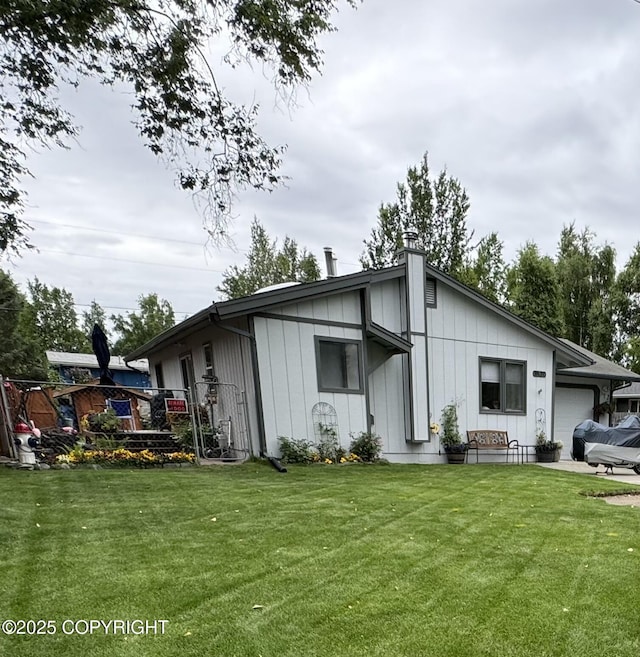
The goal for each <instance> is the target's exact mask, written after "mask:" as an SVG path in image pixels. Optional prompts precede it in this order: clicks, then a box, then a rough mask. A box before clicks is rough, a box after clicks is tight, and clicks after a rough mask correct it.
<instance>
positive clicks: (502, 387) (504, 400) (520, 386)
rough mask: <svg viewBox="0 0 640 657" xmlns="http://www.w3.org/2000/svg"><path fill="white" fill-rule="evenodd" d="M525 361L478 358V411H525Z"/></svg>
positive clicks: (521, 412)
mask: <svg viewBox="0 0 640 657" xmlns="http://www.w3.org/2000/svg"><path fill="white" fill-rule="evenodd" d="M525 400H526V363H523V362H521V361H513V360H498V359H494V358H481V359H480V411H481V412H482V413H520V414H523V413H526V405H525Z"/></svg>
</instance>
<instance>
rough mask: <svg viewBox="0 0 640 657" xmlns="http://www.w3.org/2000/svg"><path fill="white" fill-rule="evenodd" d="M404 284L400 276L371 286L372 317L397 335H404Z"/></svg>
mask: <svg viewBox="0 0 640 657" xmlns="http://www.w3.org/2000/svg"><path fill="white" fill-rule="evenodd" d="M403 289H404V286H403V284H402V282H401V279H399V278H393V279H391V280H388V281H382V282H380V283H375V284H373V285H372V286H371V294H370V303H371V319H372V321H374V322H375V323H376V324H380V326H384V328H386V329H387V330H388V331H391V332H392V333H395V334H396V335H402V332H403V331H405V327H404V326H403V325H402V320H403V309H402V306H403V304H402V294H403Z"/></svg>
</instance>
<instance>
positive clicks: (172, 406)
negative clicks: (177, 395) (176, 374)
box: [164, 399, 189, 414]
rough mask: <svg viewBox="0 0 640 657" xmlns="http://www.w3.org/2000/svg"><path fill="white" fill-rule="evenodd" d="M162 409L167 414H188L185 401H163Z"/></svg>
mask: <svg viewBox="0 0 640 657" xmlns="http://www.w3.org/2000/svg"><path fill="white" fill-rule="evenodd" d="M164 407H165V408H166V410H167V413H185V414H187V413H189V411H188V410H187V401H186V399H165V400H164Z"/></svg>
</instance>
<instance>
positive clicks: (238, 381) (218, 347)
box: [149, 322, 259, 454]
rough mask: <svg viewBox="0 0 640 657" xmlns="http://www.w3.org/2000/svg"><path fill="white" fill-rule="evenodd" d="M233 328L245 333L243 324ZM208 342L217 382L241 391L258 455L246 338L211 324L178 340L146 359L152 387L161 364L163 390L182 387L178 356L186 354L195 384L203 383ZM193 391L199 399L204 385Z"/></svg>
mask: <svg viewBox="0 0 640 657" xmlns="http://www.w3.org/2000/svg"><path fill="white" fill-rule="evenodd" d="M235 325H236V327H237V328H240V329H242V330H247V326H246V324H245V323H244V322H237V323H236V324H235ZM207 342H209V343H211V347H212V351H213V369H214V373H215V375H216V376H217V377H218V380H219V381H221V382H223V383H232V384H235V385H236V386H237V387H238V389H239V390H241V391H244V395H245V400H246V403H247V410H248V413H247V414H248V419H249V434H250V436H251V441H252V451H253V453H254V454H258V452H259V446H258V436H259V433H258V416H257V404H256V395H255V386H254V382H253V370H252V362H251V347H250V344H249V340H248V338H245V337H242V336H240V335H237V334H235V333H230V332H229V331H225V330H223V329H220V328H218V327H216V326H213V325H210V326H206V327H205V328H203V329H200V330H198V331H196V332H194V333H192V334H191V335H189V336H187V337H181V338H180V344H178V345H173V346H171V347H167V348H165V349H162V350H160V351H157V352H154V353H153V354H151V355H150V356H149V362H150V370H151V372H152V373H153V377H154V385H156V382H155V365H156V363H158V362H160V363H162V370H163V375H164V383H165V387H166V388H173V389H181V388H182V387H183V383H182V371H181V368H180V356H181V355H183V354H185V353H191V358H192V360H193V371H194V375H195V381H196V384H198V382H202V381H203V378H202V376H203V374H204V373H205V358H204V345H205V344H206V343H207ZM196 389H197V391H198V394H199V396H200V397H202V395H203V393H204V391H205V386H204V385H196Z"/></svg>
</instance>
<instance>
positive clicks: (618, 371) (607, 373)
mask: <svg viewBox="0 0 640 657" xmlns="http://www.w3.org/2000/svg"><path fill="white" fill-rule="evenodd" d="M560 340H561V341H562V342H564V343H566V344H568V345H570V346H571V347H573V348H574V349H576V350H577V351H580V352H582V353H583V354H585V355H586V356H588V357H589V358H590V359H591V360H592V361H593V362H592V363H591V365H586V366H583V367H564V368H562V369H559V370H558V374H566V375H568V376H588V377H589V378H592V379H609V380H611V381H613V380H616V381H640V374H636V373H635V372H631V371H629V370H627V369H625V368H624V367H622V365H617V364H616V363H613V362H612V361H610V360H607V359H606V358H603V357H602V356H598V354H595V353H593V351H589V350H588V349H585V348H584V347H581V346H580V345H577V344H576V343H575V342H571V340H567V339H566V338H560Z"/></svg>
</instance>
